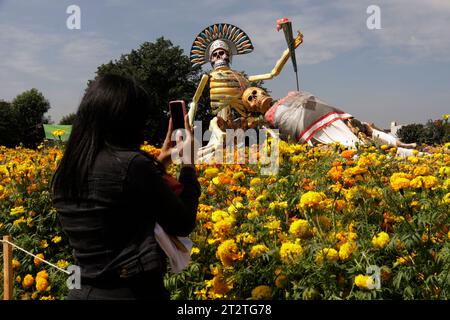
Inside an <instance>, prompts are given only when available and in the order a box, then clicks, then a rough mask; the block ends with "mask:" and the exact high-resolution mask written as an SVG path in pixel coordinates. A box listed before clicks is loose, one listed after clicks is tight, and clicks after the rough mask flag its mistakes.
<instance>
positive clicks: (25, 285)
mask: <svg viewBox="0 0 450 320" xmlns="http://www.w3.org/2000/svg"><path fill="white" fill-rule="evenodd" d="M33 284H34V278H33V276H32V275H31V274H27V275H26V276H25V278H23V281H22V287H23V288H24V289H26V288H29V287H31V286H32V285H33Z"/></svg>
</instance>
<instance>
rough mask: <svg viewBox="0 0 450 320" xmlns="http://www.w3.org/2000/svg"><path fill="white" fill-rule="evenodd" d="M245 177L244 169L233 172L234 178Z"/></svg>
mask: <svg viewBox="0 0 450 320" xmlns="http://www.w3.org/2000/svg"><path fill="white" fill-rule="evenodd" d="M242 178H245V174H244V173H243V172H242V171H239V172H236V173H234V174H233V179H235V180H239V179H242Z"/></svg>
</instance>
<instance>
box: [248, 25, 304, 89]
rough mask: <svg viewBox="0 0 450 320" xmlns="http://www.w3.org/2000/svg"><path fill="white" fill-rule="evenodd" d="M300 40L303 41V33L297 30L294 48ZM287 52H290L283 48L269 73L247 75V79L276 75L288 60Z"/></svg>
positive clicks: (256, 79)
mask: <svg viewBox="0 0 450 320" xmlns="http://www.w3.org/2000/svg"><path fill="white" fill-rule="evenodd" d="M302 42H303V34H302V33H301V32H300V31H299V32H298V35H297V37H296V38H295V39H294V48H297V47H298V46H299V45H300V44H301V43H302ZM289 54H290V53H289V49H286V50H284V52H283V54H282V55H281V58H280V59H279V60H278V61H277V63H276V65H275V67H274V68H273V69H272V71H271V72H270V73H266V74H259V75H255V76H250V77H248V80H250V81H259V80H270V79H272V78H273V77H276V76H277V75H279V74H280V72H281V70H282V69H283V67H284V65H285V64H286V62H287V61H288V59H289Z"/></svg>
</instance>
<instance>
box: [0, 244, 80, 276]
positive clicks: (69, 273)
mask: <svg viewBox="0 0 450 320" xmlns="http://www.w3.org/2000/svg"><path fill="white" fill-rule="evenodd" d="M0 242H5V243H8V244H9V245H11V246H13V247H15V248H17V249H19V250H20V251H23V252H25V253H26V254H28V255H30V256H33V257H34V258H37V259H39V260H41V261H42V262H44V263H46V264H48V265H49V266H51V267H53V268H56V269H58V270H59V271H62V272H64V273H66V274H68V275H71V274H72V273H71V272H69V271H67V270H64V269H63V268H60V267H58V266H56V265H54V264H53V263H51V262H48V261H47V260H44V259H42V258H41V257H38V256H37V255H35V254H32V253H31V252H29V251H27V250H25V249H23V248H21V247H19V246H18V245H16V244H14V243H12V242H10V241H7V240H2V239H0Z"/></svg>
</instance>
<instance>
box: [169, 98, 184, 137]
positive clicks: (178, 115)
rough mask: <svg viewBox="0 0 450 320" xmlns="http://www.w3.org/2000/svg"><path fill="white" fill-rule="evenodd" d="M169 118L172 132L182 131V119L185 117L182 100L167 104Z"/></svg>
mask: <svg viewBox="0 0 450 320" xmlns="http://www.w3.org/2000/svg"><path fill="white" fill-rule="evenodd" d="M169 110H170V116H171V117H172V126H173V130H174V131H175V130H177V129H184V117H185V116H186V103H185V102H184V101H183V100H174V101H170V102H169Z"/></svg>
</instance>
